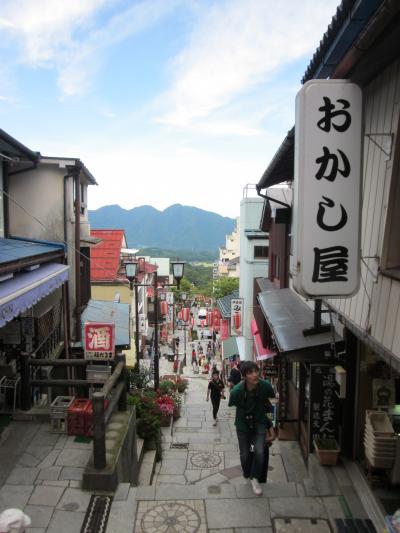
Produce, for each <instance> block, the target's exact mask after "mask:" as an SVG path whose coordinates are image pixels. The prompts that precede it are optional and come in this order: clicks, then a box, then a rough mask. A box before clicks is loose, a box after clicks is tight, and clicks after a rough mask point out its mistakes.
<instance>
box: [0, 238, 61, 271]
mask: <svg viewBox="0 0 400 533" xmlns="http://www.w3.org/2000/svg"><path fill="white" fill-rule="evenodd" d="M63 249H64V245H63V244H62V243H51V242H39V241H28V240H26V241H25V240H21V239H4V238H0V264H1V265H4V264H6V263H12V262H14V261H21V260H23V259H28V258H31V257H36V256H41V255H43V254H49V253H52V252H61V251H62V250H63Z"/></svg>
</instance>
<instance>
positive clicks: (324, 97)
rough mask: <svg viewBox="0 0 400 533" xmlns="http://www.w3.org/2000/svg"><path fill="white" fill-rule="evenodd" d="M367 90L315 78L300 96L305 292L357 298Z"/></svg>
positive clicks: (297, 222) (299, 259)
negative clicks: (364, 119) (362, 148)
mask: <svg viewBox="0 0 400 533" xmlns="http://www.w3.org/2000/svg"><path fill="white" fill-rule="evenodd" d="M361 133H362V93H361V89H360V87H358V85H355V84H354V83H350V82H349V81H347V80H311V81H309V82H307V83H306V84H305V85H304V86H303V87H302V89H301V90H300V91H299V93H298V94H297V98H296V134H295V176H294V204H293V225H292V227H293V264H292V274H293V285H294V288H295V290H296V291H297V292H298V293H300V294H302V295H303V296H309V297H321V296H339V297H340V296H343V297H344V296H351V295H352V294H354V293H355V292H357V290H358V287H359V279H360V212H361V210H360V197H361V194H360V192H361Z"/></svg>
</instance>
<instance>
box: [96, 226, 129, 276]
mask: <svg viewBox="0 0 400 533" xmlns="http://www.w3.org/2000/svg"><path fill="white" fill-rule="evenodd" d="M90 235H91V237H97V238H99V239H101V240H102V242H101V243H100V244H98V245H97V246H95V247H94V248H92V249H91V251H90V279H91V281H115V280H117V279H118V278H119V276H118V271H119V266H120V256H121V248H122V245H123V241H124V237H125V232H124V230H122V229H92V230H91V231H90Z"/></svg>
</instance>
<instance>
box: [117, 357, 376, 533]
mask: <svg viewBox="0 0 400 533" xmlns="http://www.w3.org/2000/svg"><path fill="white" fill-rule="evenodd" d="M162 365H163V366H164V367H165V365H166V363H164V362H163V363H162ZM164 371H166V372H170V370H169V369H167V368H164ZM185 372H186V374H187V376H188V377H189V380H190V386H189V390H188V393H187V395H186V400H185V405H184V408H183V409H182V416H181V418H180V419H179V420H178V421H176V422H175V423H174V425H173V429H172V432H170V431H167V432H164V438H163V440H164V442H163V458H162V461H161V462H160V463H158V464H157V466H156V474H155V478H154V480H153V485H152V486H147V487H129V486H127V485H126V486H124V485H120V487H119V490H118V491H117V493H116V495H115V498H114V502H113V505H112V508H111V513H110V518H109V522H108V528H107V532H108V533H111V532H112V533H122V532H124V533H125V532H132V531H134V532H135V533H161V532H165V533H174V532H176V533H180V532H187V533H191V532H199V533H205V532H209V533H216V532H217V531H218V532H223V533H250V532H251V533H272V531H276V532H284V531H285V532H287V533H289V532H291V531H293V532H294V531H296V532H301V531H307V532H313V531H315V532H316V533H324V532H325V531H327V532H329V531H336V529H335V526H334V519H335V518H349V517H356V518H367V513H366V511H365V510H364V508H363V506H362V504H361V502H360V500H359V498H358V496H357V494H356V492H355V490H354V487H353V485H352V481H351V479H350V478H349V476H348V474H347V472H346V470H345V468H344V467H343V466H337V467H329V468H323V467H321V466H320V465H319V464H318V463H317V461H316V460H315V458H314V456H313V455H312V456H311V458H310V460H309V467H308V469H307V468H306V466H305V464H304V461H303V459H302V457H301V454H300V450H299V447H298V445H297V443H295V442H275V443H274V444H273V446H272V448H271V456H270V465H269V472H268V482H267V484H266V485H263V489H264V490H263V495H262V496H260V497H257V496H254V494H253V492H252V490H251V486H250V485H249V483H248V482H247V481H246V480H244V479H243V478H242V476H241V469H240V466H239V453H238V446H237V439H236V434H235V430H234V425H233V421H234V410H233V409H231V408H228V407H227V401H226V402H225V401H222V402H221V409H220V415H219V421H218V424H217V427H213V425H212V422H213V420H212V413H211V405H210V404H207V403H206V401H205V397H206V388H207V378H205V377H202V376H193V375H192V374H191V371H190V367H186V369H185ZM161 373H162V372H161ZM331 528H332V529H331Z"/></svg>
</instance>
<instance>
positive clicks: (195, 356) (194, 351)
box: [192, 348, 197, 363]
mask: <svg viewBox="0 0 400 533" xmlns="http://www.w3.org/2000/svg"><path fill="white" fill-rule="evenodd" d="M196 360H197V355H196V350H195V349H194V348H193V350H192V363H193V361H196Z"/></svg>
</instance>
